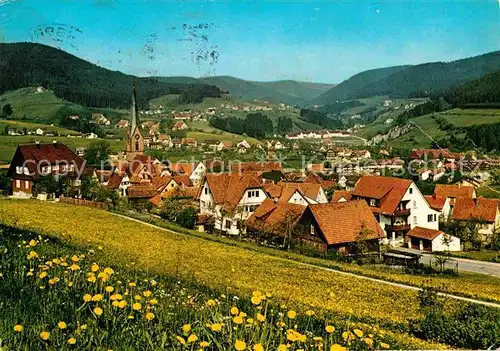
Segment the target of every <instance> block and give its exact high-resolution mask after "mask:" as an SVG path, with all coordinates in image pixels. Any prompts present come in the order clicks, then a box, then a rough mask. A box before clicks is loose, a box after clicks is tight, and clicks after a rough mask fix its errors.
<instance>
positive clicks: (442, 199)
mask: <svg viewBox="0 0 500 351" xmlns="http://www.w3.org/2000/svg"><path fill="white" fill-rule="evenodd" d="M425 199H426V200H427V203H428V204H429V206H430V207H431V208H433V209H435V210H438V211H441V210H442V209H443V206H444V204H445V203H446V199H447V198H446V196H436V195H425Z"/></svg>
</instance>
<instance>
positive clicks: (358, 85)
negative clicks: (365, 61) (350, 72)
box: [310, 66, 409, 105]
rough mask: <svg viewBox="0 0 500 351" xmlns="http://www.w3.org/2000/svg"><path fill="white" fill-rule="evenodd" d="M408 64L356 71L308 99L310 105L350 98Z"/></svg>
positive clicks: (325, 103)
mask: <svg viewBox="0 0 500 351" xmlns="http://www.w3.org/2000/svg"><path fill="white" fill-rule="evenodd" d="M408 67H409V66H396V67H387V68H378V69H372V70H368V71H364V72H361V73H358V74H356V75H354V76H352V77H351V78H349V79H347V80H345V81H343V82H342V83H340V84H339V85H337V86H335V87H333V88H331V89H330V90H328V91H326V92H325V93H323V94H321V95H320V96H319V97H317V98H315V99H313V100H311V101H310V104H311V105H327V104H331V103H335V102H337V101H343V100H348V99H351V98H352V97H353V96H355V95H356V93H357V92H358V91H359V90H360V89H362V88H363V87H365V86H367V85H370V84H371V83H374V82H377V81H379V80H381V79H384V78H386V77H388V76H390V75H392V74H394V73H397V72H399V71H401V70H404V69H406V68H408Z"/></svg>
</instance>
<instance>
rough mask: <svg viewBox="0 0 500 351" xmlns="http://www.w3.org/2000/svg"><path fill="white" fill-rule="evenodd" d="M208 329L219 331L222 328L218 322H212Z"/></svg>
mask: <svg viewBox="0 0 500 351" xmlns="http://www.w3.org/2000/svg"><path fill="white" fill-rule="evenodd" d="M210 329H212V331H214V332H220V331H221V330H222V324H220V323H214V324H212V325H211V326H210Z"/></svg>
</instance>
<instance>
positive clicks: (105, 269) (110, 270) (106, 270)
mask: <svg viewBox="0 0 500 351" xmlns="http://www.w3.org/2000/svg"><path fill="white" fill-rule="evenodd" d="M114 272H115V271H114V270H113V268H110V267H106V268H104V273H106V274H107V275H112V274H113V273H114Z"/></svg>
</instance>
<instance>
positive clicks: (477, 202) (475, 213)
mask: <svg viewBox="0 0 500 351" xmlns="http://www.w3.org/2000/svg"><path fill="white" fill-rule="evenodd" d="M499 201H500V200H499V199H485V198H483V197H478V198H476V199H470V198H466V197H458V198H457V199H456V200H455V206H454V207H453V213H452V218H453V219H454V220H460V221H465V220H468V219H476V220H483V221H485V222H489V223H493V222H495V219H496V215H497V211H498V205H499V204H500V202H499Z"/></svg>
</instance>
